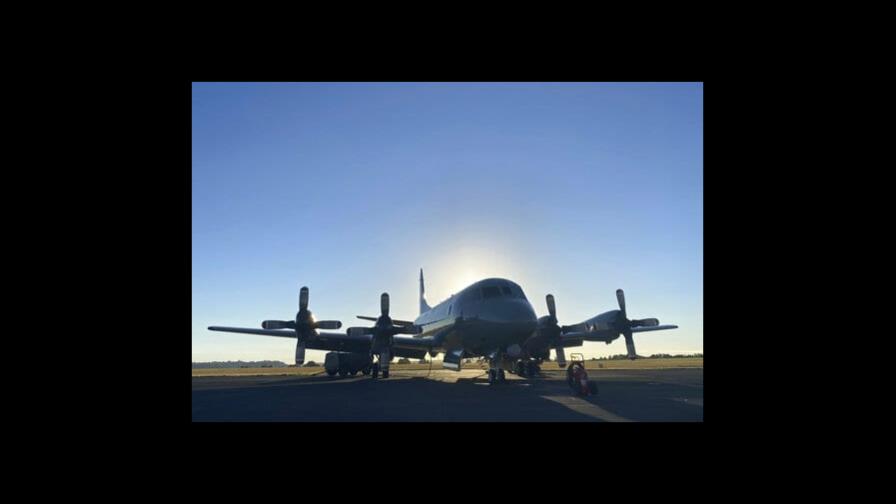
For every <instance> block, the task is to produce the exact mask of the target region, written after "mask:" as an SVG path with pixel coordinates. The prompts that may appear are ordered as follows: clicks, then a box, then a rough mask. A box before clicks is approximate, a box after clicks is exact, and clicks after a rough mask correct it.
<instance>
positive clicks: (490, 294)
mask: <svg viewBox="0 0 896 504" xmlns="http://www.w3.org/2000/svg"><path fill="white" fill-rule="evenodd" d="M500 295H501V290H500V289H498V286H497V285H489V286H486V287H483V288H482V297H483V298H484V299H489V298H496V297H499V296H500Z"/></svg>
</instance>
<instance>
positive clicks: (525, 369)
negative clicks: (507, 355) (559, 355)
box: [513, 361, 541, 378]
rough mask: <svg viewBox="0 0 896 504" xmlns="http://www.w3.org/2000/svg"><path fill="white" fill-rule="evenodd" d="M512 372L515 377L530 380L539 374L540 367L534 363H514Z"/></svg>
mask: <svg viewBox="0 0 896 504" xmlns="http://www.w3.org/2000/svg"><path fill="white" fill-rule="evenodd" d="M513 372H514V374H516V375H517V376H522V377H526V378H531V377H535V376H538V375H540V374H541V367H540V366H539V365H538V363H537V362H535V361H516V363H515V364H514V365H513Z"/></svg>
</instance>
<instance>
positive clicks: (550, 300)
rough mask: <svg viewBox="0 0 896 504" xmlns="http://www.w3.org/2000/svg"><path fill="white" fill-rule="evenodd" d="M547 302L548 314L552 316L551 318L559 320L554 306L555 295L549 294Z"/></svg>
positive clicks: (546, 298)
mask: <svg viewBox="0 0 896 504" xmlns="http://www.w3.org/2000/svg"><path fill="white" fill-rule="evenodd" d="M544 299H545V301H547V302H548V313H550V314H551V317H554V318H555V319H556V318H557V307H556V306H555V305H554V295H553V294H548V295H547V297H545V298H544Z"/></svg>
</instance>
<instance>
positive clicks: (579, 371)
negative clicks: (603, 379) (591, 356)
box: [566, 353, 597, 396]
mask: <svg viewBox="0 0 896 504" xmlns="http://www.w3.org/2000/svg"><path fill="white" fill-rule="evenodd" d="M576 356H578V358H576ZM566 383H568V384H569V387H570V388H571V389H572V390H573V391H574V392H575V393H576V394H578V395H581V396H588V395H594V394H597V383H595V382H593V381H589V380H588V372H587V371H585V356H584V355H582V354H580V353H574V354H572V355H570V363H569V366H568V367H567V368H566Z"/></svg>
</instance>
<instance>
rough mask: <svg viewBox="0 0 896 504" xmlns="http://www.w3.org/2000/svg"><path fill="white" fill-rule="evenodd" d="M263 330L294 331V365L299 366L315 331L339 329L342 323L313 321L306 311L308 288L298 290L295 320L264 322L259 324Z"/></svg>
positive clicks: (312, 317) (336, 321)
mask: <svg viewBox="0 0 896 504" xmlns="http://www.w3.org/2000/svg"><path fill="white" fill-rule="evenodd" d="M261 327H262V328H263V329H295V331H296V365H297V366H301V365H302V364H303V363H304V362H305V341H307V340H308V338H310V337H312V336H314V335H316V334H317V333H316V330H317V329H339V328H340V327H342V322H340V321H338V320H314V315H313V314H312V313H311V311H309V310H308V287H302V288H301V289H300V290H299V311H298V313H296V319H295V320H265V321H264V322H262V323H261Z"/></svg>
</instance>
